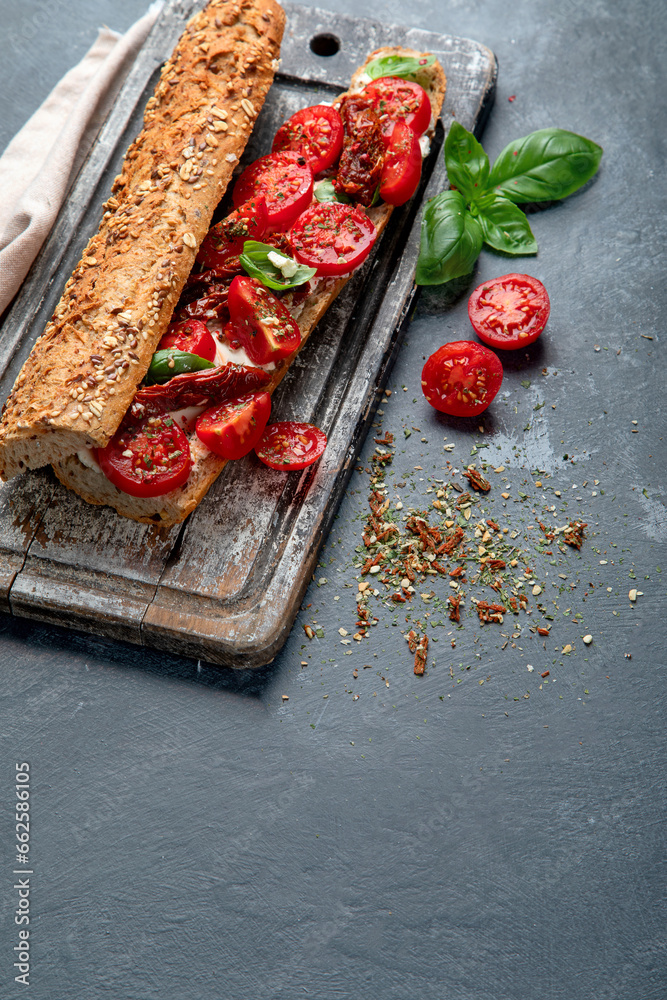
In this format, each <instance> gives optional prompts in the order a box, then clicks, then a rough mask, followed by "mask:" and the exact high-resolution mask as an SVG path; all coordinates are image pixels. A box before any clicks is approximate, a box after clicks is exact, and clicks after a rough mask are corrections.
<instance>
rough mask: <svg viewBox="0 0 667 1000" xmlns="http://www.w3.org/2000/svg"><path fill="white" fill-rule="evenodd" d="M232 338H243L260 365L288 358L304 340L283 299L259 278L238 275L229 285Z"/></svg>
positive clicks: (248, 353)
mask: <svg viewBox="0 0 667 1000" xmlns="http://www.w3.org/2000/svg"><path fill="white" fill-rule="evenodd" d="M227 304H228V306H229V316H230V325H231V329H230V330H229V331H227V332H228V333H229V335H230V337H231V339H235V340H238V341H240V343H241V346H242V347H243V348H245V351H246V354H247V355H248V357H249V358H250V360H251V361H252V362H254V364H256V365H267V364H269V363H270V362H271V361H278V360H279V359H280V358H286V357H287V356H288V355H289V354H292V352H293V351H296V349H297V347H298V346H299V344H300V343H301V331H300V330H299V327H298V326H297V324H296V322H295V321H294V319H293V318H292V315H291V313H289V312H288V310H287V308H286V307H285V306H284V305H283V304H282V302H281V301H280V299H278V298H276V296H275V295H274V294H273V292H271V291H270V290H269V289H268V288H266V287H265V286H264V285H263V284H262V283H261V282H260V281H257V280H256V279H255V278H246V277H241V276H239V277H236V278H234V280H233V281H232V283H231V285H230V288H229V298H228V300H227Z"/></svg>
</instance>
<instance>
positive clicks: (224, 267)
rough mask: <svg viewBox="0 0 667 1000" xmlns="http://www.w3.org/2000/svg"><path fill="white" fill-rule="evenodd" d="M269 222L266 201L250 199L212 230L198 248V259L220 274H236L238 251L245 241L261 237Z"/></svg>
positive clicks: (239, 252)
mask: <svg viewBox="0 0 667 1000" xmlns="http://www.w3.org/2000/svg"><path fill="white" fill-rule="evenodd" d="M268 225H269V215H268V212H267V210H266V201H265V200H264V198H262V197H257V198H251V199H250V200H249V201H246V202H244V203H243V204H240V205H238V207H237V208H235V209H234V211H233V212H230V213H229V215H228V216H226V218H224V219H223V220H222V221H221V222H218V223H217V224H216V225H215V226H213V227H212V228H211V229H209V231H208V233H207V234H206V238H205V239H204V242H203V243H202V245H201V247H200V248H199V253H198V254H197V262H198V263H199V264H203V265H204V267H209V268H212V269H214V270H215V271H216V272H217V274H218V275H219V276H224V275H225V274H236V273H237V271H238V270H239V269H240V264H239V263H238V257H239V254H241V253H243V244H244V243H245V241H246V240H261V238H262V236H264V233H265V232H266V230H267V228H268Z"/></svg>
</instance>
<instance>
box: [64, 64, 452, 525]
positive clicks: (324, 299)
mask: <svg viewBox="0 0 667 1000" xmlns="http://www.w3.org/2000/svg"><path fill="white" fill-rule="evenodd" d="M427 54H428V53H416V52H415V50H413V49H405V48H402V47H400V46H393V47H387V48H383V49H377V50H376V51H375V52H372V53H371V54H370V55H369V56H368V58H367V59H366V61H365V62H364V64H363V66H360V67H359V68H358V69H357V70H356V72H355V73H354V75H353V77H352V81H351V87H350V90H349V91H347V93H353V92H355V91H358V90H361V89H362V88H363V86H364V85H365V83H367V82H368V80H367V79H364V76H365V69H366V66H367V65H368V64H369V63H370V62H372V61H373V60H374V59H376V58H378V56H381V55H413V56H414V55H427ZM419 82H420V83H421V84H422V86H424V87H425V89H426V91H427V93H428V95H429V98H430V101H431V108H432V122H431V128H430V129H429V135H431V136H432V133H433V129H434V126H435V121H437V119H438V116H439V115H440V111H441V108H442V104H443V102H444V98H445V91H446V86H447V82H446V78H445V73H444V71H443V69H442V67H441V66H440V64H439V63H437V62H436V63H435V64H434V65H433V66H430V67H427V68H425V69H424V71H423V72H422V73H421V74H420V77H419ZM344 96H345V95H344V94H341V95H340V97H339V98H338V99H337V101H338V100H340V99H342V97H344ZM392 211H393V209H392V207H391V206H390V205H384V204H383V205H379V206H377V207H375V208H371V209H369V210H368V215H369V217H370V218H371V220H372V221H373V224H374V225H375V227H376V230H377V232H378V236H379V235H380V234H381V233H382V231H383V229H384V228H385V226H386V225H387V222H388V221H389V218H390V216H391V213H392ZM349 279H350V275H346V276H342V277H340V278H329V279H326V281H324V282H322V284H321V285H319V286H318V288H317V289H316V291H315V292H314V293H313V294H311V295H310V296H309V297H308V298H307V299H306V300H305V303H304V304H303V305H302V307H301V308H300V310H299V312H298V313H295V318H296V319H297V322H298V324H299V328H300V330H301V346H300V347H299V351H300V350H301V349H302V348H303V346H304V345H305V343H306V342H307V340H308V338H309V336H310V334H311V333H312V332H313V330H314V329H315V327H316V326H317V323H318V322H319V321H320V319H321V318H322V316H323V315H324V314H325V312H326V311H327V310H328V308H329V307H330V305H331V303H332V302H333V301H334V299H335V298H336V296H337V295H339V293H340V292H341V291H342V289H343V288H344V287H345V285H346V284H347V282H348V281H349ZM283 301H286V300H283ZM296 354H298V351H297V352H295V354H293V355H291V357H290V358H287V359H284V360H283V361H281V362H279V363H278V366H277V368H276V370H275V372H274V373H273V374H272V378H271V382H270V383H269V385H267V386H266V389H265V391H267V392H269V393H272V392H273V391H274V390H275V389H276V387H277V386H278V385H279V384H280V382H281V381H282V379H283V378H284V376H285V374H286V372H287V370H288V368H289V367H290V364H291V363H292V361H293V360H294V358H295V357H296ZM190 447H191V453H192V459H193V469H192V472H191V474H190V477H189V479H188V481H187V482H186V483H185V484H184V486H182V487H180V488H179V489H177V490H173V491H172V492H171V493H167V494H164V495H163V496H160V497H154V498H149V499H140V498H136V497H131V496H129V495H128V494H127V493H123V492H121V491H120V490H118V489H116V487H115V486H113V485H112V484H111V483H110V482H109V481H108V480H107V479H106V477H105V476H103V475H102V474H101V473H99V472H96V471H95V470H94V469H92V468H90V467H88V466H87V465H84V464H83V462H82V461H81V460H80V459H79V458H78V456H76V455H71V456H69V457H68V458H66V459H64V460H63V461H61V462H58V463H56V464H54V470H55V473H56V475H57V476H58V478H59V479H60V481H61V482H62V483H64V484H65V485H66V486H68V487H70V488H71V489H74V490H75V491H76V492H77V493H79V494H80V495H81V496H82V497H83V498H84V500H87V501H88V503H93V504H109V505H110V506H111V507H114V508H115V509H116V510H117V511H118V513H120V514H123V515H124V516H125V517H130V518H132V519H134V520H136V521H143V522H148V523H156V522H157V523H160V524H161V525H164V526H169V525H173V524H177V523H179V522H180V521H183V520H184V519H185V518H186V517H187V516H188V514H190V513H191V512H192V511H193V510H194V509H195V507H196V506H197V505H198V504H199V503H200V502H201V500H202V498H203V497H204V496H205V494H206V493H207V491H208V490H209V488H210V487H211V485H212V484H213V482H215V480H216V479H217V477H218V476H219V475H220V473H221V472H222V470H223V468H224V467H225V465H226V464H227V461H226V460H225V459H224V458H219V457H218V456H217V455H214V454H212V453H211V452H208V451H207V450H206V449H205V448H204V447H203V445H202V444H201V442H200V441H199V439H198V438H197V436H196V435H192V436H191V438H190Z"/></svg>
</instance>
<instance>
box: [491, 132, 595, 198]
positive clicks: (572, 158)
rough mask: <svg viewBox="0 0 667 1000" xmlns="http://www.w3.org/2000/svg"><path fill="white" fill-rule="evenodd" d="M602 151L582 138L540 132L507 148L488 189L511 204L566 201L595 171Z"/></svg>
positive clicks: (500, 158)
mask: <svg viewBox="0 0 667 1000" xmlns="http://www.w3.org/2000/svg"><path fill="white" fill-rule="evenodd" d="M601 157H602V147H601V146H598V145H597V143H595V142H592V141H591V140H590V139H585V138H584V137H583V136H582V135H575V133H574V132H566V131H565V130H564V129H560V128H543V129H540V130H539V132H531V133H530V135H527V136H524V138H523V139H516V140H515V141H514V142H511V143H510V144H509V146H506V147H505V149H504V150H503V151H502V153H501V154H500V156H499V157H498V159H497V160H496V162H495V163H494V165H493V169H492V170H491V174H490V176H489V188H496V190H497V191H498V192H499V193H501V194H504V195H505V197H506V198H509V199H510V201H513V202H526V201H554V200H556V199H560V198H567V196H568V195H570V194H573V193H574V192H575V191H577V190H578V189H579V188H580V187H582V185H584V184H585V183H586V181H589V180H590V179H591V177H593V175H594V174H595V172H596V171H597V168H598V166H599V163H600V159H601Z"/></svg>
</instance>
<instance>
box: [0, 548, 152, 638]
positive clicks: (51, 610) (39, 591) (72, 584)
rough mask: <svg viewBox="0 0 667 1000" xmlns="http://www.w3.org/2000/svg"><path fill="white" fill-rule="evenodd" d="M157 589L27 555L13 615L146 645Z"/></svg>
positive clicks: (13, 595) (12, 605) (13, 599)
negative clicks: (144, 632) (144, 628)
mask: <svg viewBox="0 0 667 1000" xmlns="http://www.w3.org/2000/svg"><path fill="white" fill-rule="evenodd" d="M154 594H155V586H154V585H152V584H146V583H141V582H139V581H135V580H128V579H127V578H124V577H123V578H119V577H115V576H113V575H110V574H106V573H99V572H97V571H96V570H91V569H83V568H81V567H70V566H66V565H64V564H61V563H57V562H53V561H52V560H50V559H42V558H39V557H35V556H32V557H31V556H30V555H29V554H28V556H27V557H26V559H25V562H24V564H23V568H22V571H21V573H20V575H18V576H16V577H15V579H14V582H13V585H12V587H11V590H10V592H9V605H10V611H11V613H12V614H13V615H16V616H18V617H21V618H34V619H38V620H39V621H42V622H46V623H48V624H50V625H58V626H61V627H65V628H73V629H76V630H78V631H80V632H89V633H92V634H93V635H98V636H103V637H105V638H109V639H117V640H121V641H123V642H130V643H133V644H134V645H141V642H142V637H141V622H142V619H143V617H144V614H145V613H146V609H147V607H148V606H149V604H150V602H151V600H152V599H153V597H154Z"/></svg>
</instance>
